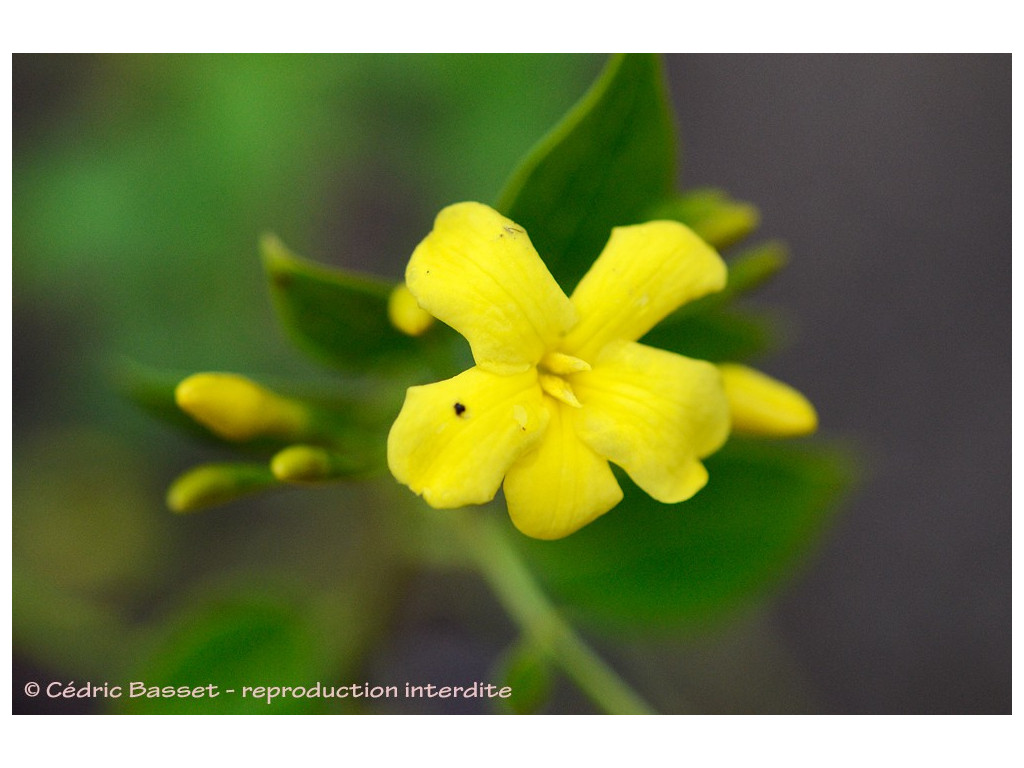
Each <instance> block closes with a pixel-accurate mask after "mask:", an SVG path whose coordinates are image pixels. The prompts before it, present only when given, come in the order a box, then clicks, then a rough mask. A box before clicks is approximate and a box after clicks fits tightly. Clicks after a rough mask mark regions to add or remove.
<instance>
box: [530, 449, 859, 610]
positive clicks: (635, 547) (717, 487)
mask: <svg viewBox="0 0 1024 768" xmlns="http://www.w3.org/2000/svg"><path fill="white" fill-rule="evenodd" d="M706 466H707V468H708V472H709V474H710V476H711V480H710V481H709V483H708V485H707V487H706V488H704V489H703V490H702V491H701V492H700V493H698V494H697V495H696V496H694V497H693V498H692V499H691V500H689V501H687V502H685V503H684V504H679V505H664V504H659V503H658V502H656V501H654V500H653V499H651V498H650V497H649V496H647V495H646V494H644V493H642V492H640V491H639V490H638V489H637V488H635V487H633V486H632V485H631V484H629V483H628V481H626V482H624V485H625V486H626V498H625V499H624V500H623V501H622V503H620V504H619V506H617V507H616V508H615V509H614V510H612V512H610V513H608V514H607V515H605V516H604V517H602V518H599V519H598V520H597V521H596V522H594V523H592V524H590V525H589V526H587V527H586V528H584V529H583V530H582V531H580V532H578V533H575V534H573V535H572V536H570V537H568V538H567V539H563V540H560V541H556V542H539V541H533V540H528V539H525V538H523V537H517V542H518V544H519V547H520V549H521V551H522V552H523V554H524V555H525V556H526V558H527V559H528V561H529V562H530V563H531V564H532V565H533V566H534V567H535V569H536V571H537V573H538V574H539V575H540V578H541V580H542V581H543V582H544V583H545V584H546V585H547V586H548V588H549V589H550V590H551V592H552V593H553V594H554V595H555V596H556V598H557V599H558V600H559V601H560V602H562V603H563V604H564V605H565V606H566V607H567V608H568V609H569V610H570V612H571V613H572V614H573V615H576V616H577V617H578V618H579V619H580V620H582V621H585V622H587V623H591V624H596V625H599V626H602V627H605V628H610V629H614V628H618V629H625V628H632V629H636V628H638V627H659V628H669V627H688V628H693V629H699V628H701V627H703V626H705V625H706V624H708V623H709V622H713V621H715V620H717V619H721V618H723V617H724V616H726V615H728V613H729V612H730V611H732V610H734V609H736V608H737V607H739V606H742V605H745V604H749V603H751V602H752V601H753V600H755V599H756V598H758V597H761V596H763V595H764V594H765V593H767V592H768V591H769V590H770V589H772V588H773V587H776V586H777V585H778V584H779V582H780V581H781V580H782V579H784V578H785V577H786V576H787V575H790V574H792V573H793V570H794V569H795V567H796V566H797V564H798V563H799V562H800V559H801V557H802V556H805V555H807V554H808V552H810V551H811V550H812V549H813V547H814V544H815V542H816V541H817V540H818V538H819V536H820V534H821V532H822V530H823V528H824V526H825V524H826V523H827V521H828V520H829V518H830V516H831V513H832V510H833V507H834V502H835V501H836V500H837V499H838V497H839V496H840V495H841V494H842V493H843V491H844V490H845V489H846V487H847V486H848V484H849V480H850V477H849V470H848V462H847V460H846V458H845V457H844V456H843V454H842V453H840V452H838V451H835V450H826V449H823V448H822V447H821V446H815V447H814V448H810V447H807V446H795V445H780V444H779V443H777V442H755V441H740V440H738V439H736V438H733V439H732V440H731V441H730V442H729V444H728V445H727V446H726V447H725V448H723V449H722V450H721V451H719V452H718V453H716V454H715V455H714V456H712V457H710V458H708V459H707V460H706Z"/></svg>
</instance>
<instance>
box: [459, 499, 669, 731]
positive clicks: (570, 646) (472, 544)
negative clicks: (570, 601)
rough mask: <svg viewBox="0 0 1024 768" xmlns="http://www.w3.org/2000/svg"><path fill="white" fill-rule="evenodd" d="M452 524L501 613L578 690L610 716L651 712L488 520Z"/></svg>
mask: <svg viewBox="0 0 1024 768" xmlns="http://www.w3.org/2000/svg"><path fill="white" fill-rule="evenodd" d="M449 519H451V518H449ZM453 522H454V523H455V524H454V525H453V528H454V529H455V531H456V533H457V535H458V537H459V539H460V541H461V542H462V543H463V544H464V546H465V548H466V550H467V551H468V554H469V555H470V557H471V558H472V560H473V562H474V563H475V564H476V566H477V568H478V569H479V570H480V572H481V573H482V574H483V577H484V579H486V581H487V583H488V584H489V585H490V587H491V589H492V590H494V593H495V594H496V595H497V597H498V599H499V601H500V602H501V603H502V605H503V606H504V607H505V610H506V611H508V613H509V615H510V616H511V617H512V619H513V620H515V621H516V623H518V624H519V625H520V627H521V628H522V629H523V630H524V632H525V633H526V634H527V635H528V636H529V637H530V639H531V640H532V641H533V642H535V643H537V645H538V646H539V647H540V648H542V649H544V651H545V652H547V653H548V654H549V655H550V656H551V657H552V658H553V659H554V660H555V661H556V662H557V663H558V664H559V665H560V666H561V667H562V668H563V669H564V670H565V672H566V673H567V674H568V675H569V676H570V677H571V678H572V679H573V680H574V681H575V683H576V684H577V685H578V686H579V687H580V690H582V691H583V692H584V693H585V694H586V695H587V696H588V697H590V699H591V700H592V701H593V702H594V703H595V704H597V705H598V706H599V707H601V708H602V709H603V710H604V711H606V712H607V713H609V714H623V715H626V714H630V715H639V714H653V713H654V710H653V709H652V708H651V707H650V705H648V704H647V702H645V701H644V700H643V699H642V698H640V696H639V695H638V694H637V693H636V692H635V691H634V690H633V689H632V688H630V687H629V685H627V684H626V682H625V681H623V680H622V678H621V677H619V676H618V675H617V674H616V673H615V671H614V670H613V669H612V668H611V667H609V666H608V665H607V664H606V663H605V662H604V661H603V660H602V659H601V658H600V657H599V656H598V655H597V654H596V653H595V652H594V651H593V650H592V649H591V648H590V647H589V646H588V645H587V644H586V643H585V642H584V640H583V638H581V637H580V636H579V635H578V634H577V633H576V631H575V630H574V629H573V628H572V626H571V625H570V624H569V623H568V622H567V621H566V620H565V619H564V618H562V616H561V614H560V613H559V612H558V610H557V609H556V608H555V607H554V606H553V605H552V604H551V601H550V600H548V597H547V595H545V594H544V592H543V591H542V590H541V589H540V586H539V585H538V584H537V582H536V580H535V579H534V578H533V574H531V573H530V571H529V569H527V567H526V564H525V563H524V562H523V561H522V559H520V558H519V557H518V555H517V554H516V552H515V550H514V548H513V545H512V543H511V542H510V541H509V540H508V537H507V536H506V535H505V531H504V529H503V528H502V527H501V526H500V525H499V523H498V521H497V520H495V519H494V516H493V515H491V514H487V513H486V512H484V513H473V514H471V515H467V516H465V517H462V516H458V518H457V519H453Z"/></svg>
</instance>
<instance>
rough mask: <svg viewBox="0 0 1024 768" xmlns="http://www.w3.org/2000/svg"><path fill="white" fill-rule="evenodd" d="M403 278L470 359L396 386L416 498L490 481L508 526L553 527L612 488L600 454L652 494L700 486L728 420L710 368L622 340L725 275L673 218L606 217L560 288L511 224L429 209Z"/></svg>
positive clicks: (398, 469)
mask: <svg viewBox="0 0 1024 768" xmlns="http://www.w3.org/2000/svg"><path fill="white" fill-rule="evenodd" d="M405 278H406V284H407V286H408V288H409V291H411V293H412V295H413V296H414V297H415V298H416V300H417V302H418V303H419V306H420V307H422V308H423V309H424V310H426V311H427V312H429V313H430V314H431V315H433V316H434V317H437V318H438V319H440V320H441V321H443V322H445V323H447V324H448V325H450V326H451V327H452V328H454V329H455V330H457V331H458V332H459V333H461V334H462V335H463V336H464V337H465V338H466V339H467V341H469V344H470V348H471V350H472V353H473V358H474V360H475V362H476V365H475V366H474V367H472V368H470V369H469V370H467V371H465V372H463V373H461V374H459V375H458V376H455V377H454V378H451V379H448V380H447V381H442V382H438V383H436V384H429V385H426V386H418V387H410V388H409V390H408V392H407V394H406V399H405V404H404V405H403V407H402V411H401V413H400V414H399V415H398V418H397V420H396V421H395V423H394V425H393V426H392V428H391V433H390V435H389V436H388V465H389V467H390V469H391V472H392V474H394V476H395V478H396V479H398V481H399V482H401V483H404V484H405V485H408V486H409V487H410V488H411V489H412V490H413V491H414V492H415V493H417V494H420V495H422V496H423V498H424V499H425V500H426V501H427V503H429V504H430V505H431V506H433V507H437V508H453V507H461V506H464V505H467V504H482V503H485V502H487V501H489V500H491V499H492V498H493V497H494V495H495V494H496V493H497V491H498V488H499V487H500V486H501V485H502V482H503V481H504V491H505V498H506V501H507V503H508V510H509V514H510V516H511V518H512V521H513V522H514V523H515V525H516V527H517V528H519V530H520V531H522V532H523V533H525V534H527V535H529V536H533V537H536V538H540V539H557V538H561V537H563V536H567V535H569V534H570V533H573V532H574V531H576V530H578V529H579V528H581V527H582V526H584V525H586V524H587V523H589V522H591V521H592V520H594V519H595V518H597V517H599V516H600V515H602V514H604V513H605V512H607V511H608V510H609V509H611V508H612V507H614V506H615V505H616V504H617V503H618V502H619V501H620V500H621V499H622V490H621V489H620V488H619V484H618V482H617V481H616V479H615V476H614V475H613V473H612V470H611V467H610V466H609V462H612V463H615V464H617V465H618V466H620V467H621V468H622V469H623V470H625V471H626V473H627V474H628V475H629V476H630V477H631V478H632V479H633V481H634V482H635V483H636V484H637V485H638V486H640V488H642V489H643V490H644V491H646V492H647V493H648V494H650V495H651V496H652V497H653V498H655V499H657V500H658V501H661V502H665V503H675V502H680V501H684V500H686V499H688V498H690V497H691V496H693V495H694V494H695V493H696V492H697V491H699V490H700V489H701V488H702V487H703V486H704V485H705V483H706V482H707V480H708V474H707V471H706V470H705V468H704V465H703V464H702V463H701V461H700V460H701V459H702V458H704V457H705V456H708V455H709V454H711V453H713V452H714V451H716V450H718V448H719V447H721V445H722V443H724V442H725V440H726V438H727V436H728V434H729V429H730V410H729V408H730V404H729V399H728V397H727V393H726V390H725V387H724V385H723V380H722V375H721V373H720V371H719V369H718V368H717V367H716V366H714V365H712V364H711V363H707V362H704V361H700V360H692V359H690V358H687V357H683V356H682V355H678V354H675V353H672V352H666V351H664V350H659V349H654V348H653V347H649V346H646V345H643V344H639V343H637V340H638V339H639V338H641V337H642V336H643V335H644V334H645V333H647V331H649V330H650V329H651V328H652V327H654V325H655V324H657V323H658V322H659V321H660V320H661V319H662V318H664V317H665V316H666V315H668V314H669V313H670V312H672V311H674V310H675V309H676V308H677V307H679V306H681V305H682V304H685V303H686V302H688V301H691V300H693V299H696V298H699V297H701V296H703V295H705V294H707V293H710V292H712V291H718V290H720V289H721V288H722V287H724V285H725V281H726V268H725V264H724V263H723V262H722V260H721V258H720V257H719V256H718V254H717V253H716V252H715V251H714V250H713V249H712V248H711V247H710V246H708V245H707V244H706V243H704V241H703V240H701V239H700V238H699V237H698V236H697V235H695V234H694V233H693V232H692V231H690V230H689V229H688V228H687V227H685V226H683V225H682V224H678V223H676V222H670V221H654V222H649V223H646V224H639V225H635V226H628V227H619V228H616V229H614V230H613V231H612V234H611V238H610V239H609V241H608V244H607V245H606V246H605V248H604V251H603V252H602V253H601V255H600V256H599V258H598V259H597V261H596V262H595V263H594V265H593V267H592V268H591V269H590V271H589V272H588V273H587V274H586V275H585V276H584V278H583V279H582V280H581V281H580V283H579V285H578V286H577V287H576V290H575V291H574V292H573V294H572V297H571V298H569V297H566V295H565V294H564V293H563V292H562V290H561V289H560V288H559V287H558V284H557V283H556V282H555V279H554V278H553V277H552V276H551V274H550V273H549V272H548V270H547V268H546V267H545V266H544V263H543V262H542V261H541V259H540V256H539V255H538V254H537V252H536V250H534V248H533V245H532V244H531V242H530V238H529V237H528V236H527V234H526V232H525V231H524V230H523V228H522V227H520V226H519V225H517V224H515V223H514V222H512V221H510V220H509V219H506V218H505V217H503V216H501V215H500V214H499V213H497V212H496V211H494V210H492V209H491V208H488V207H487V206H485V205H481V204H479V203H460V204H457V205H453V206H450V207H448V208H445V209H444V210H443V211H441V213H440V214H439V215H438V216H437V219H436V221H435V223H434V229H433V231H432V232H431V233H430V234H429V235H428V236H427V237H426V239H424V240H423V242H422V243H420V245H419V246H418V247H417V248H416V250H415V251H414V252H413V255H412V258H411V259H410V261H409V265H408V268H407V270H406V275H405ZM740 378H741V379H742V377H740ZM738 389H739V390H742V389H743V388H742V386H740V387H739V388H738Z"/></svg>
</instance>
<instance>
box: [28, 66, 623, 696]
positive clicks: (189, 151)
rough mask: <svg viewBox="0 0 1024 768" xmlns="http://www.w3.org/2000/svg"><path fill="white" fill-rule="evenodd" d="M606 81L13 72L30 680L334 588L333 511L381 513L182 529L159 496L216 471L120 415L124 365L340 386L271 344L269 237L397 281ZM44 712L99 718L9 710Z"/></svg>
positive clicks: (335, 495)
mask: <svg viewBox="0 0 1024 768" xmlns="http://www.w3.org/2000/svg"><path fill="white" fill-rule="evenodd" d="M602 63H603V57H595V56H375V55H374V56H370V55H366V56H363V55H359V56H356V55H352V56H316V55H295V56H292V55H281V56H241V55H239V56H230V55H229V56H177V55H167V56H163V55H160V56H153V55H145V56H97V55H89V56H51V55H16V56H15V57H14V74H13V78H14V135H13V150H14V183H13V191H14V204H13V211H14V222H15V223H14V231H13V244H14V253H15V254H16V257H15V259H14V267H13V280H14V297H15V298H14V308H13V315H14V371H15V373H14V381H13V383H14V401H15V408H14V430H15V432H14V440H15V443H16V445H17V446H18V447H17V451H16V456H15V460H14V508H15V510H16V513H15V517H14V528H13V531H14V539H13V541H14V585H15V586H14V589H15V599H14V616H15V661H16V666H17V665H23V666H24V667H25V668H26V669H29V670H33V669H38V670H40V674H43V673H45V675H46V676H49V677H54V678H59V677H61V676H71V677H74V679H76V680H82V679H83V678H85V677H86V676H89V677H90V679H93V677H92V676H98V677H103V678H104V679H111V680H113V679H120V677H121V676H122V675H125V674H128V671H129V670H132V669H137V668H138V666H139V665H140V664H143V663H144V662H145V660H146V659H147V655H146V648H147V644H148V643H151V642H160V639H158V638H156V636H158V635H160V634H161V633H167V632H173V631H174V630H173V629H168V627H172V626H173V624H174V621H175V618H174V617H175V616H177V615H179V614H181V615H187V616H186V618H183V619H180V622H184V623H185V624H189V623H190V622H193V621H195V622H201V621H202V617H199V618H196V617H195V616H192V615H191V613H190V612H192V611H193V610H194V607H195V605H196V603H197V602H201V601H203V600H208V599H210V597H209V595H210V592H211V589H213V587H211V584H215V583H220V582H225V583H226V584H227V586H224V587H223V592H224V593H225V594H230V595H235V594H236V593H237V591H238V590H239V589H242V590H243V591H246V590H251V592H252V593H253V595H254V598H253V599H254V600H256V602H257V603H260V606H259V609H260V610H263V609H264V608H266V610H268V611H270V614H271V615H272V616H274V617H276V618H278V619H280V617H277V615H276V614H275V613H274V612H275V611H278V610H279V609H280V610H282V611H284V612H285V613H287V612H288V611H289V610H292V611H294V608H290V606H292V605H293V601H292V598H293V597H294V594H295V592H296V591H297V592H301V593H306V592H308V581H307V580H313V581H317V580H319V582H320V583H323V584H328V583H334V584H336V583H337V579H341V580H342V581H343V582H344V579H345V577H344V576H338V574H337V573H336V572H337V571H338V570H339V569H343V568H344V565H343V563H344V561H345V560H346V557H345V553H346V552H349V551H350V549H351V548H353V547H356V545H357V544H361V543H362V542H357V543H354V542H352V541H351V534H352V532H353V531H355V530H358V529H359V526H357V525H355V524H354V523H353V518H352V516H350V515H346V514H344V513H342V512H340V511H339V510H341V509H345V508H350V509H352V510H354V511H353V512H352V515H360V514H370V510H368V506H369V505H371V504H373V503H374V502H373V501H372V500H366V501H364V500H363V499H362V497H361V496H359V492H358V491H348V490H346V489H338V490H326V491H312V492H309V491H307V492H304V493H303V492H297V493H292V494H290V497H289V498H281V497H274V498H271V499H259V500H255V501H253V502H251V503H248V504H246V503H240V504H236V505H234V506H232V507H229V508H227V509H222V510H219V511H216V512H215V513H214V514H211V515H198V516H193V517H172V516H171V515H170V514H169V513H168V512H167V510H166V508H165V507H164V506H163V497H164V492H165V488H166V485H167V483H168V482H169V481H170V480H171V479H172V478H173V477H174V476H175V475H176V474H178V473H179V472H181V471H182V470H183V469H185V468H186V467H188V466H190V465H191V464H195V463H197V462H198V461H202V460H206V459H210V458H216V457H220V456H222V455H223V454H220V453H218V452H215V451H211V450H204V449H203V448H201V447H196V446H195V445H193V444H192V443H190V442H188V441H186V440H183V439H182V438H180V437H179V436H178V435H176V434H174V433H172V432H170V431H169V430H167V429H166V428H165V427H163V426H162V425H159V424H157V423H155V422H152V421H150V420H149V419H148V418H147V417H145V416H144V415H142V414H140V413H139V412H138V411H137V410H136V409H135V408H134V406H132V405H130V404H127V403H126V402H125V401H124V400H122V399H121V398H119V397H118V395H117V394H116V392H115V389H114V384H115V383H116V380H117V372H118V370H119V366H121V365H122V364H124V363H125V361H132V362H134V363H140V364H143V365H152V366H155V367H158V368H160V369H169V370H172V371H173V370H180V371H182V372H183V373H184V372H190V371H194V370H204V369H214V370H240V371H245V372H248V373H250V374H252V373H257V374H258V373H261V372H266V373H269V374H272V376H273V377H281V376H284V377H287V376H289V375H292V374H294V375H302V376H305V377H312V378H317V377H320V378H323V379H324V380H325V381H328V382H329V381H330V379H329V378H327V377H328V376H329V374H325V373H324V372H323V371H322V370H321V369H319V368H317V367H315V366H314V365H313V364H311V363H307V362H306V361H305V359H304V358H303V356H302V355H301V354H300V353H298V352H297V351H296V350H294V348H293V347H291V346H290V345H289V343H288V342H287V341H286V339H285V338H284V335H283V333H282V332H281V331H280V330H279V328H278V327H277V324H276V322H275V319H274V316H273V313H272V310H271V306H270V301H269V297H268V295H267V291H266V289H265V284H264V276H263V272H262V269H261V267H260V264H259V261H258V257H257V240H258V237H259V236H260V234H261V233H263V232H265V231H273V232H275V233H276V234H278V235H279V236H280V237H282V238H283V239H284V240H285V242H287V243H289V245H291V246H292V247H294V248H295V249H296V250H298V251H300V252H302V253H305V254H306V255H308V256H309V257H311V258H314V259H317V260H319V261H322V262H324V263H334V264H339V265H340V264H344V265H347V266H352V267H355V268H358V269H363V270H367V271H370V272H374V273H377V274H380V275H384V276H387V277H390V278H392V279H397V278H398V277H399V276H400V275H401V272H402V269H403V268H404V263H405V261H406V260H407V258H408V254H409V253H411V251H412V248H413V247H414V246H415V244H416V242H418V240H419V239H420V238H421V237H422V235H423V233H424V232H426V231H428V230H429V228H430V224H431V222H432V220H433V217H434V215H435V214H436V211H437V210H438V209H439V208H440V207H441V206H443V205H445V204H447V203H451V202H455V201H458V200H462V199H483V200H490V199H493V197H494V196H495V194H496V193H497V190H498V189H499V188H500V186H501V184H502V183H503V181H504V179H505V177H506V176H507V174H508V172H509V171H510V169H511V168H512V167H513V166H514V165H515V164H516V162H517V161H518V159H519V158H520V157H521V156H522V154H523V153H525V152H526V151H527V150H528V149H529V148H530V146H531V145H532V144H533V143H534V142H536V140H537V139H538V138H539V137H540V136H541V135H542V134H543V133H545V132H546V131H547V130H548V129H549V128H550V127H551V126H552V125H553V124H554V123H555V122H556V121H557V120H558V119H559V118H560V117H561V116H562V114H563V113H564V112H565V110H566V109H567V108H568V107H569V106H570V105H571V104H572V103H573V102H574V101H575V100H576V99H578V98H579V96H580V94H581V93H582V92H583V91H584V90H585V88H586V87H587V86H588V85H589V83H590V81H591V80H592V79H593V77H594V76H595V74H596V73H597V71H598V70H599V69H600V67H601V65H602ZM353 494H355V497H354V498H353ZM272 594H273V595H279V597H278V598H275V597H268V595H272ZM275 600H276V602H275ZM263 603H268V606H264V605H263ZM196 610H198V609H196ZM222 613H223V611H222V610H220V609H218V610H214V611H212V615H220V614H222ZM214 620H215V619H211V621H214ZM281 621H284V622H285V624H286V625H288V626H289V627H290V624H288V622H287V621H286V620H285V619H281ZM196 631H197V632H199V633H200V634H201V633H202V629H201V628H198V629H197V630H196ZM211 631H214V630H212V629H211ZM151 635H152V636H151ZM190 677H191V676H190ZM286 677H288V675H286ZM16 678H17V679H19V680H21V679H22V675H20V674H16ZM16 689H17V686H16ZM16 698H18V696H17V695H16ZM44 698H45V697H44ZM48 704H49V708H51V709H53V710H55V711H61V712H66V711H74V710H75V709H93V708H94V707H91V706H89V703H88V702H74V701H71V702H68V701H58V702H57V703H56V706H54V705H53V702H46V701H43V700H42V699H40V700H37V701H35V702H32V701H30V700H23V701H22V702H21V703H20V704H16V709H18V708H19V707H20V706H25V707H28V708H29V709H30V710H31V709H35V710H39V709H40V708H41V709H43V710H45V709H47V705H48ZM100 708H102V707H100Z"/></svg>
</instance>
